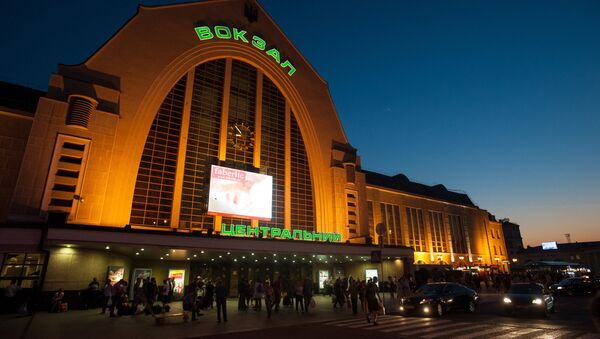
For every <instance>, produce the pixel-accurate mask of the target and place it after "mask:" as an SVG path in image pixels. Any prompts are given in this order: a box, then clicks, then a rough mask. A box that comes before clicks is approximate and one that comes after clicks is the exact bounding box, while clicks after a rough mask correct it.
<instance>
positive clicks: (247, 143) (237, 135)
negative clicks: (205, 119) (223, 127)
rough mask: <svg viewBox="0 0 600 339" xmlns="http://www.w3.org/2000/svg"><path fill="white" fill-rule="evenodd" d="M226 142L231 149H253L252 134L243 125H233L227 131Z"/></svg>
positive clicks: (248, 128) (247, 127)
mask: <svg viewBox="0 0 600 339" xmlns="http://www.w3.org/2000/svg"><path fill="white" fill-rule="evenodd" d="M227 142H229V144H231V146H233V148H235V149H238V150H241V151H248V150H250V149H252V147H254V132H253V131H252V129H251V128H250V126H248V125H246V124H245V123H243V122H242V123H237V122H236V123H234V124H232V125H229V128H228V129H227Z"/></svg>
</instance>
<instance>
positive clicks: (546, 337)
mask: <svg viewBox="0 0 600 339" xmlns="http://www.w3.org/2000/svg"><path fill="white" fill-rule="evenodd" d="M572 334H573V332H571V331H569V330H550V331H548V332H546V333H544V334H542V335H540V336H537V337H535V338H533V339H556V338H572V337H574V336H573V335H572Z"/></svg>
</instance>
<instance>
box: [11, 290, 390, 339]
mask: <svg viewBox="0 0 600 339" xmlns="http://www.w3.org/2000/svg"><path fill="white" fill-rule="evenodd" d="M386 298H387V303H386V304H387V305H389V306H388V308H389V309H391V307H393V306H392V303H391V301H390V300H389V296H386ZM315 301H316V307H315V308H311V309H309V312H308V313H301V312H296V310H295V309H292V308H288V307H282V308H280V310H279V312H277V313H275V312H274V313H273V315H272V317H271V319H267V312H266V310H265V309H264V305H263V310H262V311H260V312H256V311H253V310H252V309H249V310H247V311H241V312H240V311H238V310H237V299H234V298H230V299H228V301H227V311H228V318H227V320H228V321H227V322H223V323H221V324H218V323H217V315H216V307H215V308H214V309H212V310H210V309H209V310H206V311H203V313H204V316H201V317H199V319H198V320H197V321H193V322H192V321H190V322H187V323H185V322H184V321H183V318H182V317H170V318H167V319H166V320H165V322H164V324H156V323H155V321H154V319H153V317H152V316H149V315H148V316H146V315H144V314H140V315H134V316H122V317H117V318H109V317H108V314H100V309H94V310H85V311H82V310H71V311H68V312H66V313H47V312H38V313H36V314H35V315H34V316H33V317H21V316H15V315H3V316H2V317H1V318H0V333H2V338H4V339H13V338H14V339H16V338H81V339H96V338H97V339H106V338H142V337H143V338H145V339H150V338H161V339H168V338H189V337H197V336H207V335H219V334H225V333H234V332H243V331H252V330H257V329H265V328H273V327H283V326H293V325H299V324H304V323H315V322H323V321H335V320H340V319H347V318H348V317H349V316H352V310H351V309H348V308H346V307H344V308H335V309H334V308H333V307H332V303H331V298H330V297H327V296H320V295H319V296H315ZM171 305H172V309H171V311H170V312H169V313H181V302H173V303H172V304H171ZM107 312H108V311H107ZM363 316H364V315H363V314H360V313H359V315H357V317H363Z"/></svg>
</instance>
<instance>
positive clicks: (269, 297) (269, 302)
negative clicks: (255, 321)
mask: <svg viewBox="0 0 600 339" xmlns="http://www.w3.org/2000/svg"><path fill="white" fill-rule="evenodd" d="M274 303H275V291H274V289H273V286H271V283H270V282H269V281H268V280H267V281H265V306H266V307H267V318H268V319H271V311H272V309H273V304H274Z"/></svg>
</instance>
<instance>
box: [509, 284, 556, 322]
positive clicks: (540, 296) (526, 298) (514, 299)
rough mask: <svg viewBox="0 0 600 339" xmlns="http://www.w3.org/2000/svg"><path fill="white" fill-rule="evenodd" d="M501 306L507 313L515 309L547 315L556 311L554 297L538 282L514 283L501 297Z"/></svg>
mask: <svg viewBox="0 0 600 339" xmlns="http://www.w3.org/2000/svg"><path fill="white" fill-rule="evenodd" d="M502 307H503V309H504V313H506V314H507V315H510V314H512V313H513V312H515V311H519V312H532V313H536V314H540V315H543V316H544V317H549V316H550V314H551V313H554V312H556V305H555V303H554V297H553V296H552V294H550V292H549V291H548V290H547V289H546V288H544V285H542V284H538V283H514V284H512V285H511V286H510V288H509V289H508V291H507V292H506V294H504V296H503V298H502Z"/></svg>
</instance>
